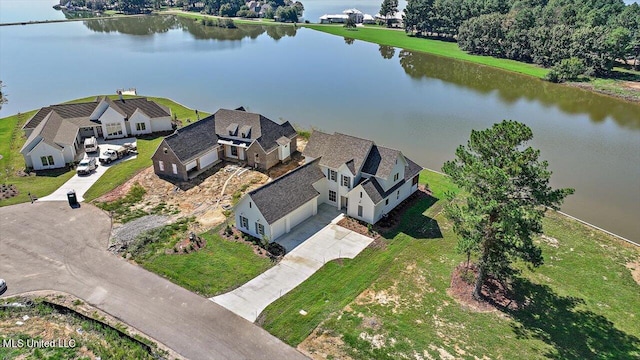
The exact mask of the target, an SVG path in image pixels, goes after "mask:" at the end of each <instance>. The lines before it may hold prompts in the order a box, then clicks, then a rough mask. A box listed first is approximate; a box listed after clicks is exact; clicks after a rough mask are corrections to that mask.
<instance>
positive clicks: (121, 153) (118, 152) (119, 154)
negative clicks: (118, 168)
mask: <svg viewBox="0 0 640 360" xmlns="http://www.w3.org/2000/svg"><path fill="white" fill-rule="evenodd" d="M129 151H130V150H129V149H128V148H126V147H124V146H121V147H119V148H117V149H115V150H106V151H105V152H103V153H102V154H100V157H98V160H100V162H101V163H103V164H109V163H111V162H112V161H116V160H118V159H122V158H123V157H125V156H127V155H128V154H129Z"/></svg>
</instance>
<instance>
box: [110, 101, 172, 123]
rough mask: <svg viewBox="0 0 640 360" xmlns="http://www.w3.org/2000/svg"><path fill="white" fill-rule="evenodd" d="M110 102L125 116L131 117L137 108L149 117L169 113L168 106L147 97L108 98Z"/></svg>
mask: <svg viewBox="0 0 640 360" xmlns="http://www.w3.org/2000/svg"><path fill="white" fill-rule="evenodd" d="M107 99H108V98H107ZM110 102H111V103H113V104H115V105H116V107H118V108H119V109H120V110H122V111H123V112H124V113H125V114H126V115H127V118H129V117H131V115H133V113H135V112H136V110H138V109H140V110H142V112H144V113H145V114H147V116H149V117H150V118H151V119H153V118H159V117H165V116H170V115H171V110H169V108H167V107H166V106H162V105H160V104H158V103H156V102H155V101H151V100H149V99H147V98H135V99H123V100H110Z"/></svg>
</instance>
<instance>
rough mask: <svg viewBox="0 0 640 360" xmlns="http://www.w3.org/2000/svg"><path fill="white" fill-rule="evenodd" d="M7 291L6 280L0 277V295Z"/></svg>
mask: <svg viewBox="0 0 640 360" xmlns="http://www.w3.org/2000/svg"><path fill="white" fill-rule="evenodd" d="M5 291H7V282H6V281H4V279H0V295H2V294H4V292H5Z"/></svg>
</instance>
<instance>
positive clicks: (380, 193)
mask: <svg viewBox="0 0 640 360" xmlns="http://www.w3.org/2000/svg"><path fill="white" fill-rule="evenodd" d="M405 160H407V166H405V167H404V179H402V180H400V181H399V182H398V183H397V184H395V185H393V186H392V187H391V189H389V190H387V191H384V189H383V188H382V186H381V185H380V183H379V182H378V180H377V179H376V178H375V177H370V178H368V179H364V178H363V179H362V180H361V182H360V185H362V188H363V189H364V191H366V193H367V195H369V197H370V198H371V200H373V203H374V204H377V203H379V202H380V201H382V200H384V199H385V198H386V197H387V196H389V195H391V194H392V193H393V192H394V191H396V190H398V188H400V187H401V186H402V185H404V184H405V183H407V182H409V181H411V179H413V177H414V176H416V175H418V174H419V173H420V171H422V169H423V167H422V166H420V165H418V164H416V163H415V162H413V161H412V160H411V159H409V158H407V157H405Z"/></svg>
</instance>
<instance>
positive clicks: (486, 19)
mask: <svg viewBox="0 0 640 360" xmlns="http://www.w3.org/2000/svg"><path fill="white" fill-rule="evenodd" d="M404 22H405V29H406V31H407V32H409V33H413V34H415V35H417V36H433V37H440V38H448V39H452V40H455V41H457V42H458V45H459V46H460V48H461V49H462V50H465V51H467V52H469V53H472V54H480V55H490V56H495V57H499V58H507V59H513V60H518V61H523V62H531V63H535V64H539V65H542V66H544V67H554V71H552V72H551V73H550V75H549V78H550V80H552V81H562V80H564V79H567V78H574V77H575V76H577V75H576V74H578V75H581V74H586V75H591V76H607V75H609V74H610V72H611V70H612V68H613V67H614V66H615V65H616V64H617V61H618V60H619V61H627V60H630V62H631V63H633V64H634V65H635V66H636V68H637V66H638V61H639V59H638V58H639V55H640V5H638V4H637V3H634V4H632V5H625V4H624V3H623V1H622V0H409V1H408V3H407V8H406V10H405V15H404Z"/></svg>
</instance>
